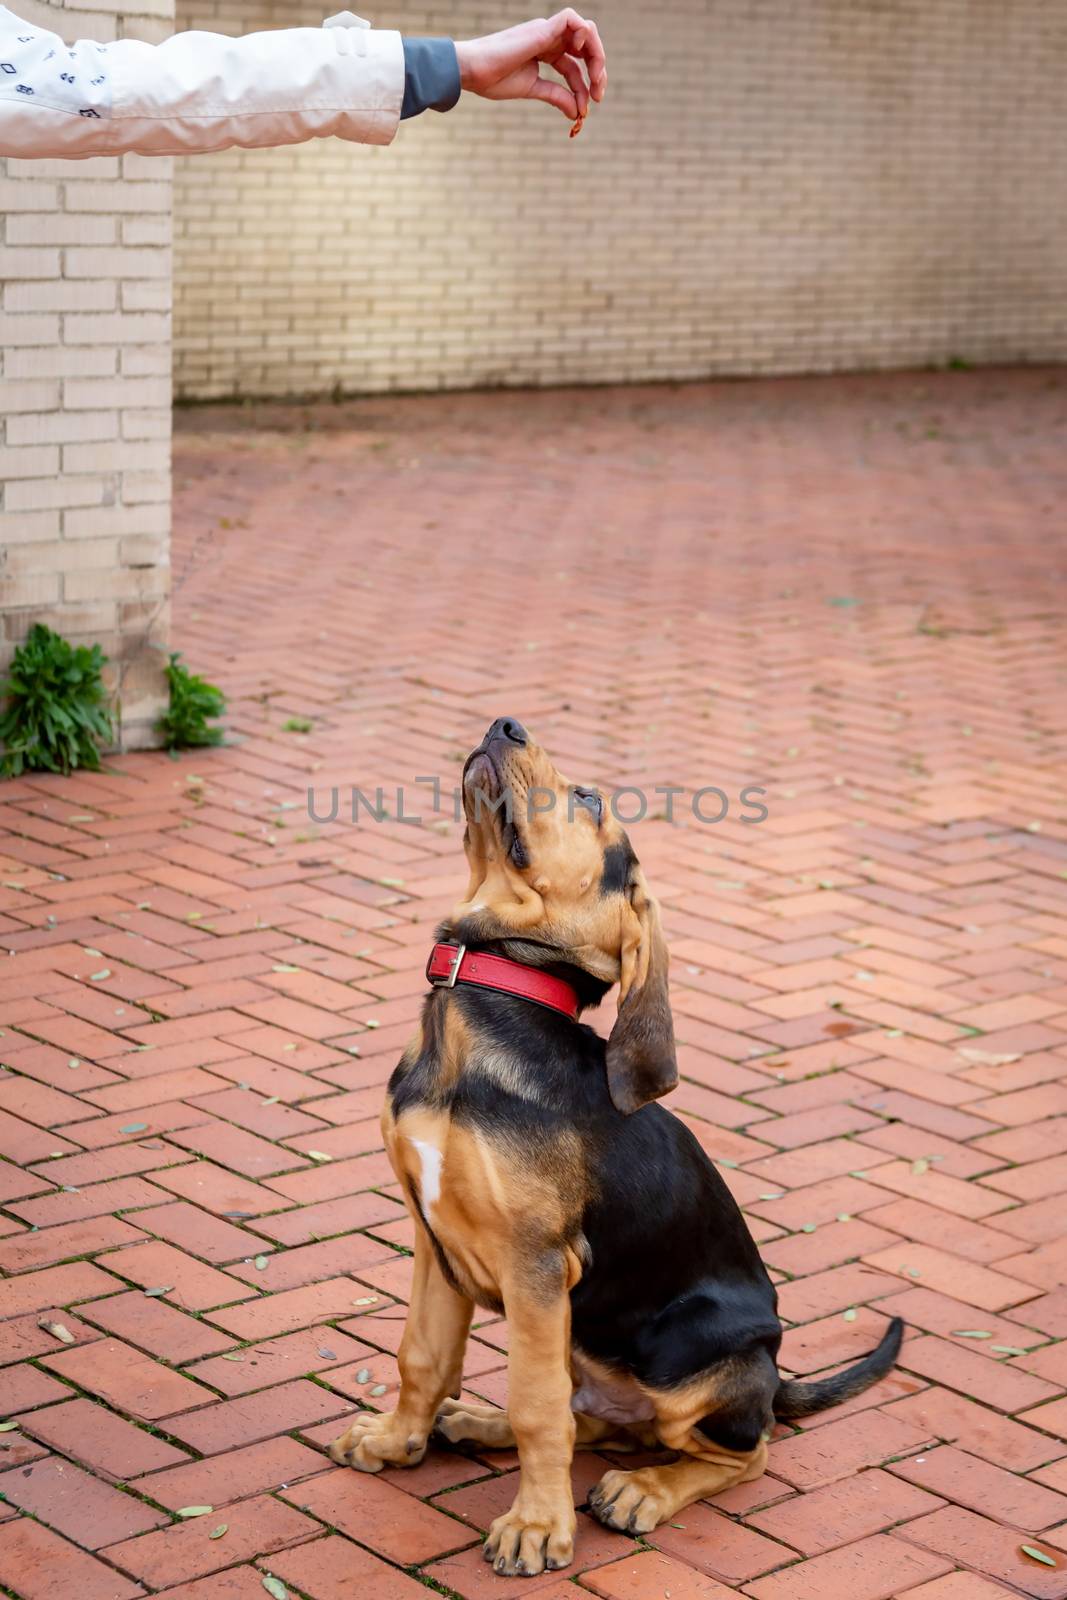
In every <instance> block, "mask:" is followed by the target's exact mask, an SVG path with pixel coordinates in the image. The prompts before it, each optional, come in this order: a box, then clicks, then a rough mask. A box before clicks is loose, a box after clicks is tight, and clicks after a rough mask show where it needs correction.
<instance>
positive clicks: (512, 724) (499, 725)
mask: <svg viewBox="0 0 1067 1600" xmlns="http://www.w3.org/2000/svg"><path fill="white" fill-rule="evenodd" d="M494 739H506V740H507V742H508V744H520V745H522V744H525V743H526V742H527V739H526V729H525V728H524V727H523V725H522V723H521V722H519V721H518V720H517V719H516V718H515V717H497V719H496V721H495V722H494V723H493V726H492V727H491V728H490V729H489V732H488V733H487V734H486V736H485V742H486V744H491V743H492V741H493V740H494Z"/></svg>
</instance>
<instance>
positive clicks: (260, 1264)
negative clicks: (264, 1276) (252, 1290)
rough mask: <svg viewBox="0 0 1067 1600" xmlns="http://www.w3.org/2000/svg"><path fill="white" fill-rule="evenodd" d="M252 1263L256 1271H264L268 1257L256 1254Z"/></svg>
mask: <svg viewBox="0 0 1067 1600" xmlns="http://www.w3.org/2000/svg"><path fill="white" fill-rule="evenodd" d="M252 1265H253V1266H254V1267H255V1269H256V1271H257V1272H266V1270H267V1266H268V1259H267V1257H266V1256H257V1257H256V1259H255V1261H254V1262H253V1263H252Z"/></svg>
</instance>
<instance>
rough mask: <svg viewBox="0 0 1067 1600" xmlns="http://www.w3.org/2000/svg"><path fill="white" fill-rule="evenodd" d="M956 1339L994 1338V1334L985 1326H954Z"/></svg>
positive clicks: (953, 1334)
mask: <svg viewBox="0 0 1067 1600" xmlns="http://www.w3.org/2000/svg"><path fill="white" fill-rule="evenodd" d="M952 1337H953V1338H954V1339H992V1337H993V1335H992V1334H991V1333H989V1332H988V1330H987V1329H985V1328H953V1329H952Z"/></svg>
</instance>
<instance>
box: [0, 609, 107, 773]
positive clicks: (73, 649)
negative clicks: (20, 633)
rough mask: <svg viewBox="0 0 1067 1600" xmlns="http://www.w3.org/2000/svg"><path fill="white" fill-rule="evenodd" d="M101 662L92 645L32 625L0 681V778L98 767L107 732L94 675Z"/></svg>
mask: <svg viewBox="0 0 1067 1600" xmlns="http://www.w3.org/2000/svg"><path fill="white" fill-rule="evenodd" d="M106 660H107V657H106V656H105V655H104V652H103V651H102V650H101V648H100V646H99V645H98V644H94V645H92V646H88V645H72V644H71V643H70V642H69V641H68V640H67V639H63V638H61V637H60V635H59V634H58V633H53V632H52V630H51V628H46V627H45V626H44V624H43V623H41V622H38V623H35V625H34V626H33V628H31V629H30V633H29V637H28V638H27V639H26V642H25V643H24V644H21V645H19V647H18V649H17V650H16V651H15V654H14V656H13V658H12V661H11V667H10V669H9V672H8V676H7V678H6V679H5V680H4V682H3V684H2V685H0V689H2V691H3V693H4V694H5V695H6V696H7V705H6V708H5V710H4V711H3V713H2V714H0V742H2V743H3V745H4V746H5V749H4V754H3V756H2V757H0V776H3V777H5V778H12V777H18V775H19V773H21V772H41V771H44V772H62V773H68V772H71V771H72V770H73V769H74V768H75V767H90V768H91V769H92V770H93V771H94V772H95V771H96V770H97V769H98V768H99V766H100V745H101V744H104V743H106V742H107V741H108V740H109V739H110V738H111V732H112V728H111V712H110V711H109V710H108V706H107V690H106V689H105V688H104V683H103V679H102V678H101V676H100V670H101V668H102V667H103V665H104V663H105V661H106Z"/></svg>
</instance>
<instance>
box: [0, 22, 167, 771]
mask: <svg viewBox="0 0 1067 1600" xmlns="http://www.w3.org/2000/svg"><path fill="white" fill-rule="evenodd" d="M171 7H172V0H131V7H130V9H129V10H123V11H119V10H117V9H115V8H113V7H112V6H111V5H110V4H109V0H88V3H87V4H84V5H82V4H77V3H76V0H75V3H72V4H68V5H67V6H66V7H65V8H64V7H59V6H51V5H47V6H46V5H43V4H35V3H33V0H19V3H18V4H17V5H16V10H17V12H18V15H20V16H22V17H25V18H26V20H27V21H29V22H31V23H37V24H39V25H41V26H45V27H50V28H52V29H53V30H54V31H56V32H57V33H60V34H62V35H64V36H65V37H69V38H90V39H99V40H104V41H106V40H109V39H114V38H117V37H121V36H124V35H127V34H128V35H132V36H136V37H138V38H143V39H156V38H160V37H163V36H164V35H166V34H167V33H168V32H170V31H172V12H171ZM171 194H172V164H171V162H170V161H169V160H165V159H164V160H159V159H152V160H148V159H146V158H144V157H141V156H125V157H121V158H119V157H115V158H111V157H107V158H103V157H99V158H95V159H93V160H91V161H15V160H8V161H6V162H5V161H0V213H2V217H0V229H2V232H0V296H2V298H0V360H2V362H3V366H2V379H0V429H2V435H0V496H2V498H0V617H2V628H0V666H2V665H3V663H4V662H5V661H6V660H7V659H8V658H9V656H10V654H11V651H12V649H13V648H14V646H15V643H16V642H17V641H18V640H19V639H21V638H23V637H24V636H25V634H26V633H27V632H28V631H29V629H30V627H31V626H32V625H33V623H35V622H45V623H47V624H48V625H49V626H50V627H52V628H55V629H56V631H57V632H59V633H62V634H64V635H65V636H66V637H67V638H69V639H71V640H72V641H74V642H75V643H79V644H92V643H99V644H101V645H102V646H103V647H104V650H105V652H106V654H107V655H108V657H109V658H110V662H111V665H110V667H109V669H108V671H109V676H110V679H111V682H112V684H113V686H114V689H115V692H116V700H117V703H118V705H119V707H120V710H121V733H122V743H123V745H124V746H125V747H126V748H128V749H129V748H134V747H136V746H138V745H144V744H149V743H152V742H153V725H154V722H155V719H156V717H157V716H158V715H159V711H160V708H161V705H162V702H163V692H162V691H163V677H162V666H163V661H164V659H165V657H164V655H163V654H162V651H161V649H160V646H162V645H165V643H166V639H167V625H168V612H167V606H168V595H169V591H170V398H171V363H170V300H171Z"/></svg>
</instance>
